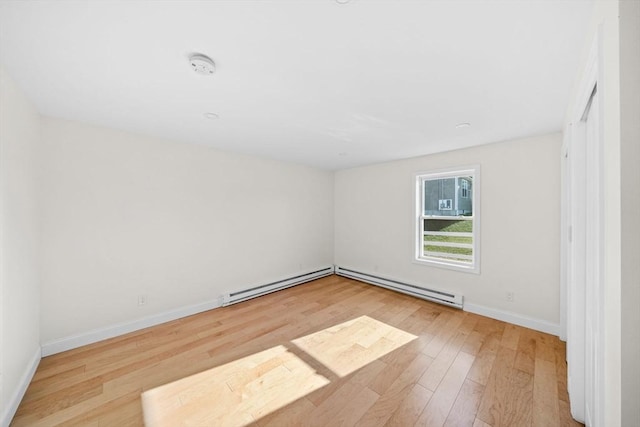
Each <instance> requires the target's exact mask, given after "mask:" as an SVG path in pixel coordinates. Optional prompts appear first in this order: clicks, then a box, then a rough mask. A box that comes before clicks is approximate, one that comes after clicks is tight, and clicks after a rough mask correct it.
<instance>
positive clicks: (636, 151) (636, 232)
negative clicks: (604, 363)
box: [619, 1, 640, 426]
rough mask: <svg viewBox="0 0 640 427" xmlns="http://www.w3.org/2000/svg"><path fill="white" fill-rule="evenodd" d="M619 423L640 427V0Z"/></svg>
mask: <svg viewBox="0 0 640 427" xmlns="http://www.w3.org/2000/svg"><path fill="white" fill-rule="evenodd" d="M619 13H620V144H621V147H620V158H621V177H620V183H621V186H622V187H621V203H622V206H621V214H622V217H621V223H622V224H621V225H622V248H621V252H622V258H621V261H622V265H621V267H622V272H621V273H622V276H621V285H622V288H621V295H620V300H621V304H622V307H621V314H622V318H621V328H622V329H621V334H622V335H621V340H620V342H621V346H622V348H621V361H622V364H621V367H620V369H621V371H622V372H623V373H624V374H623V375H622V378H621V383H622V384H621V385H622V389H621V393H620V394H621V396H622V413H621V425H623V426H640V405H639V404H638V402H639V400H640V398H639V397H638V396H640V167H639V165H640V2H638V1H621V2H620V11H619Z"/></svg>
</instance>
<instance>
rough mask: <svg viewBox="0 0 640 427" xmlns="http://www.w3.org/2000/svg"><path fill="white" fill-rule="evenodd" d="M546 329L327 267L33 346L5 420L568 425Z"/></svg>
mask: <svg viewBox="0 0 640 427" xmlns="http://www.w3.org/2000/svg"><path fill="white" fill-rule="evenodd" d="M564 360H565V347H564V344H563V343H562V342H561V341H559V340H558V339H557V337H553V336H551V335H547V334H543V333H540V332H536V331H533V330H530V329H526V328H521V327H518V326H514V325H510V324H507V323H504V322H500V321H496V320H492V319H488V318H485V317H482V316H478V315H474V314H471V313H466V312H464V311H460V310H455V309H451V308H448V307H444V306H441V305H437V304H432V303H430V302H427V301H422V300H419V299H415V298H412V297H409V296H405V295H402V294H398V293H394V292H391V291H387V290H385V289H381V288H377V287H374V286H370V285H366V284H363V283H360V282H356V281H352V280H349V279H345V278H342V277H338V276H330V277H327V278H324V279H320V280H316V281H314V282H310V283H308V284H304V285H301V286H297V287H295V288H291V289H287V290H284V291H280V292H277V293H274V294H270V295H267V296H265V297H261V298H257V299H254V300H251V301H247V302H244V303H241V304H237V305H234V306H231V307H226V308H220V309H216V310H212V311H209V312H205V313H201V314H198V315H195V316H191V317H188V318H184V319H180V320H177V321H173V322H169V323H166V324H163V325H159V326H156V327H153V328H149V329H145V330H142V331H138V332H135V333H131V334H128V335H124V336H121V337H118V338H115V339H111V340H107V341H103V342H100V343H96V344H93V345H89V346H86V347H82V348H78V349H75V350H72V351H68V352H65V353H61V354H57V355H54V356H50V357H46V358H44V359H42V362H41V363H40V366H39V367H38V370H37V372H36V374H35V377H34V379H33V381H32V383H31V385H30V386H29V389H28V390H27V393H26V395H25V397H24V399H23V401H22V403H21V405H20V407H19V409H18V412H17V414H16V417H15V419H14V420H13V423H12V424H11V425H12V426H54V425H65V426H71V425H81V426H118V427H120V426H138V425H143V424H144V423H145V421H146V423H147V425H148V426H149V427H152V426H171V427H177V426H180V425H193V426H223V425H229V426H242V425H255V426H258V427H266V426H305V425H313V426H331V427H333V426H340V425H344V426H350V425H357V426H414V425H415V426H442V425H446V426H474V427H486V426H493V427H498V426H545V427H547V426H571V425H576V426H579V425H581V424H578V423H576V422H574V421H573V420H572V419H571V417H570V415H569V404H568V396H567V392H566V381H565V378H566V365H565V362H564Z"/></svg>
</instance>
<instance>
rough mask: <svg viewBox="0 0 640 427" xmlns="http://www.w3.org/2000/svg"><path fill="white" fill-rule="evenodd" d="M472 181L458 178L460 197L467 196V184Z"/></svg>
mask: <svg viewBox="0 0 640 427" xmlns="http://www.w3.org/2000/svg"><path fill="white" fill-rule="evenodd" d="M471 182H473V181H469V180H467V179H466V178H460V197H462V198H463V199H468V198H469V184H470V183H471Z"/></svg>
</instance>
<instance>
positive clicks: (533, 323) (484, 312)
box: [463, 302, 560, 336]
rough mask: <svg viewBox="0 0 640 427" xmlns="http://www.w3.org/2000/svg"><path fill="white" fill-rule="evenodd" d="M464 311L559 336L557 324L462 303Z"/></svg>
mask: <svg viewBox="0 0 640 427" xmlns="http://www.w3.org/2000/svg"><path fill="white" fill-rule="evenodd" d="M463 310H464V311H468V312H470V313H475V314H479V315H481V316H485V317H490V318H492V319H496V320H502V321H503V322H508V323H513V324H514V325H518V326H524V327H525V328H529V329H534V330H536V331H540V332H545V333H547V334H551V335H555V336H558V335H559V334H560V325H559V324H557V323H551V322H547V321H546V320H540V319H536V318H533V317H529V316H524V315H522V314H517V313H512V312H510V311H504V310H499V309H497V308H489V307H485V306H482V305H477V304H470V303H468V302H465V303H464V309H463Z"/></svg>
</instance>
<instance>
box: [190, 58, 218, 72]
mask: <svg viewBox="0 0 640 427" xmlns="http://www.w3.org/2000/svg"><path fill="white" fill-rule="evenodd" d="M189 63H190V64H191V69H192V70H193V71H195V72H196V73H198V74H204V75H205V76H210V75H211V74H213V73H214V72H215V71H216V64H215V63H214V62H213V60H212V59H211V58H209V57H208V56H206V55H203V54H201V53H194V54H193V55H191V56H190V57H189Z"/></svg>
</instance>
